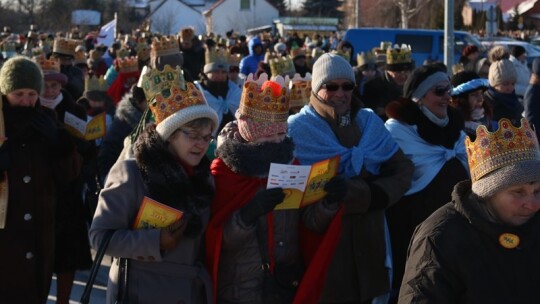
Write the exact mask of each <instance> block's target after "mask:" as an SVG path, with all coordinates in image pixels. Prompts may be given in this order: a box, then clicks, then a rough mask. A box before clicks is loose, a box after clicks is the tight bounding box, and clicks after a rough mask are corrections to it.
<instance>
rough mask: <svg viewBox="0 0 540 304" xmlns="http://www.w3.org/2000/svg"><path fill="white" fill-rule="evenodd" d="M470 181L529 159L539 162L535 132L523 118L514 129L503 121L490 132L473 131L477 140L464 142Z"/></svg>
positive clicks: (478, 129) (483, 128)
mask: <svg viewBox="0 0 540 304" xmlns="http://www.w3.org/2000/svg"><path fill="white" fill-rule="evenodd" d="M465 147H466V149H467V157H468V160H469V169H470V171H471V180H472V182H473V183H474V182H476V181H478V180H479V179H481V178H482V177H484V176H486V175H487V174H489V173H491V172H493V171H496V170H498V169H500V168H502V167H505V166H508V165H511V164H514V163H517V162H521V161H528V160H537V161H540V150H539V146H538V139H537V138H536V134H535V132H534V131H533V130H532V129H531V127H530V125H529V123H528V122H527V120H526V119H525V118H522V119H521V126H520V127H515V126H513V125H512V123H511V122H510V120H508V119H506V118H503V119H501V120H500V121H499V128H498V129H497V131H495V132H490V131H488V130H487V128H486V127H485V126H480V127H478V128H477V129H476V140H475V141H471V140H470V138H469V137H467V138H466V139H465Z"/></svg>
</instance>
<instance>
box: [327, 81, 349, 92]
mask: <svg viewBox="0 0 540 304" xmlns="http://www.w3.org/2000/svg"><path fill="white" fill-rule="evenodd" d="M354 86H355V85H354V83H350V82H347V83H344V84H342V85H339V84H336V83H325V84H323V85H322V87H323V88H324V89H326V90H327V91H328V92H335V91H337V90H339V88H341V89H342V90H343V91H346V92H348V91H352V90H353V89H354Z"/></svg>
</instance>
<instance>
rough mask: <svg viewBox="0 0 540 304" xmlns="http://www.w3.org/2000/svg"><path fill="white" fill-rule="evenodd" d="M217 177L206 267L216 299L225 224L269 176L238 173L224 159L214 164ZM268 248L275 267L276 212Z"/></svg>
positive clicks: (270, 223)
mask: <svg viewBox="0 0 540 304" xmlns="http://www.w3.org/2000/svg"><path fill="white" fill-rule="evenodd" d="M210 171H211V173H212V175H213V176H214V180H215V184H216V192H215V196H214V201H213V202H212V207H211V208H212V209H211V210H212V213H211V214H212V217H211V218H210V222H209V223H208V227H207V228H206V266H207V268H208V271H209V272H210V275H211V277H212V283H213V289H214V302H215V299H216V296H217V284H218V282H217V277H218V269H219V258H220V252H221V244H222V240H223V226H224V225H225V222H226V221H227V220H228V219H229V218H230V217H231V216H232V214H233V213H234V212H235V211H236V210H239V209H240V208H242V207H244V206H245V205H247V204H248V203H249V202H250V201H251V200H252V199H253V197H254V196H255V193H257V191H259V190H260V189H261V188H264V187H266V179H261V178H256V177H251V176H245V175H241V174H237V173H234V172H233V171H232V170H231V169H230V168H229V167H227V165H226V164H225V163H224V162H223V160H221V159H220V158H216V159H214V161H213V162H212V165H211V166H210ZM266 220H267V224H268V250H269V257H270V267H271V270H273V266H274V254H273V252H274V234H273V231H274V229H273V225H272V223H273V220H272V212H270V213H269V214H268V215H267V217H266Z"/></svg>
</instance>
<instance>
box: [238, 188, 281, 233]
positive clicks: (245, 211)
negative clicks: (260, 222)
mask: <svg viewBox="0 0 540 304" xmlns="http://www.w3.org/2000/svg"><path fill="white" fill-rule="evenodd" d="M283 199H285V193H284V192H283V188H273V189H266V190H261V191H259V192H257V194H255V197H254V198H253V199H252V200H251V202H249V203H248V204H247V205H246V206H244V208H242V210H240V217H241V218H242V221H243V222H244V223H245V224H246V225H251V224H253V223H255V221H256V220H257V219H258V218H259V217H260V216H263V215H265V214H267V213H268V212H270V211H272V210H274V207H276V205H277V204H279V203H281V202H283Z"/></svg>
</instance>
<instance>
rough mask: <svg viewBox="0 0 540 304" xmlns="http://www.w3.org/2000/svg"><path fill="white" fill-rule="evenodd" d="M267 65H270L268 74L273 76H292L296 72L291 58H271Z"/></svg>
mask: <svg viewBox="0 0 540 304" xmlns="http://www.w3.org/2000/svg"><path fill="white" fill-rule="evenodd" d="M268 64H269V65H270V72H271V73H272V75H273V76H278V75H282V76H285V75H291V76H292V75H294V73H295V72H296V69H295V68H294V63H293V60H292V58H291V56H286V57H276V58H272V59H270V61H269V62H268Z"/></svg>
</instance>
